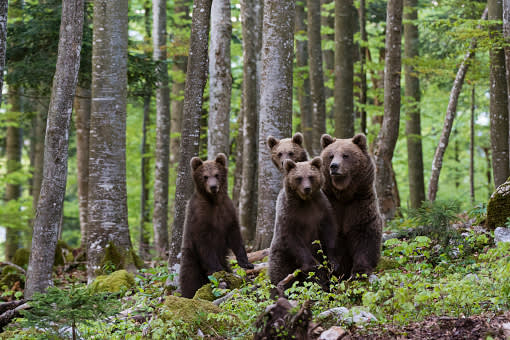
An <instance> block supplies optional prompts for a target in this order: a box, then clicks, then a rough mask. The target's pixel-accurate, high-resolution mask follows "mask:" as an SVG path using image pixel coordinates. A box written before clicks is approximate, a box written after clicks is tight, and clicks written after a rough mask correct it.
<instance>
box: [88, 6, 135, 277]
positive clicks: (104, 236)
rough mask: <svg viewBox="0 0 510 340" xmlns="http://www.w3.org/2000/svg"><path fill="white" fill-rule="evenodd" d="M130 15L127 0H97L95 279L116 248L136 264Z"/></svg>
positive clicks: (91, 266) (92, 175)
mask: <svg viewBox="0 0 510 340" xmlns="http://www.w3.org/2000/svg"><path fill="white" fill-rule="evenodd" d="M127 21H128V2H127V0H108V1H107V0H95V1H94V25H93V27H94V29H93V50H92V107H91V114H90V139H89V145H90V149H89V190H88V191H89V201H88V204H89V205H88V212H89V215H88V231H87V235H88V242H87V243H88V251H87V261H88V267H87V278H88V281H89V282H91V281H92V280H93V279H94V278H95V277H96V276H97V275H98V274H99V273H100V272H101V265H102V263H103V262H104V261H108V260H109V259H108V258H106V257H105V256H106V255H107V254H108V252H110V251H116V252H117V253H118V254H119V255H120V259H121V260H122V261H121V263H118V264H116V266H117V268H116V269H120V268H127V269H128V270H134V269H135V264H134V262H135V261H134V259H133V251H132V246H131V239H130V236H129V227H128V219H127V193H126V97H127V45H128V44H127V40H128V32H127V31H128V28H127V27H128V22H127ZM107 251H108V252H107Z"/></svg>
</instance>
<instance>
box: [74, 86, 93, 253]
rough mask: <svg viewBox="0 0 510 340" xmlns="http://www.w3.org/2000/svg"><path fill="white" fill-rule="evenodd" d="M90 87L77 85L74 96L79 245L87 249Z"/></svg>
mask: <svg viewBox="0 0 510 340" xmlns="http://www.w3.org/2000/svg"><path fill="white" fill-rule="evenodd" d="M91 96H92V94H91V92H90V89H88V88H84V87H81V86H77V88H76V95H75V97H74V112H75V119H76V120H75V125H76V161H77V170H78V202H79V203H78V204H79V209H80V232H81V246H82V248H84V249H87V219H88V196H89V195H88V191H89V133H90V105H91Z"/></svg>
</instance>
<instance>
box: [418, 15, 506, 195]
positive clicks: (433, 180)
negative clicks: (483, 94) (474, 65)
mask: <svg viewBox="0 0 510 340" xmlns="http://www.w3.org/2000/svg"><path fill="white" fill-rule="evenodd" d="M486 17H487V9H486V10H485V11H484V12H483V15H482V19H481V20H485V18H486ZM479 27H480V26H479ZM475 48H476V40H474V39H473V41H472V42H471V46H469V50H468V52H467V53H466V55H465V56H464V60H463V61H462V63H461V64H460V66H459V70H458V71H457V75H456V76H455V81H454V82H453V86H452V90H451V92H450V99H449V101H448V107H447V108H446V117H445V120H444V126H443V131H442V132H441V137H440V138H439V144H438V146H437V148H436V152H435V154H434V159H433V161H432V171H431V173H430V180H429V189H428V194H427V198H428V200H429V201H435V199H436V194H437V190H438V182H439V174H440V173H441V168H442V167H443V157H444V153H445V151H446V147H447V146H448V141H449V139H450V133H451V131H452V126H453V120H454V119H455V114H456V113H457V102H458V101H459V95H460V91H461V90H462V85H464V78H465V77H466V73H467V70H468V68H469V63H470V61H471V59H472V57H473V55H474V50H475ZM507 123H508V120H507ZM507 131H508V129H507ZM507 150H508V146H507Z"/></svg>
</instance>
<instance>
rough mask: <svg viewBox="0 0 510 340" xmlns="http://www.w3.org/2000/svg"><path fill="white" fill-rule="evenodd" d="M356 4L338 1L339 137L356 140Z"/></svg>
mask: <svg viewBox="0 0 510 340" xmlns="http://www.w3.org/2000/svg"><path fill="white" fill-rule="evenodd" d="M353 8H354V7H353V5H352V0H335V89H334V95H335V136H336V137H337V138H351V137H352V136H354V99H353V77H354V42H353V34H354V33H353V32H354V25H355V23H354V16H353V11H354V9H353Z"/></svg>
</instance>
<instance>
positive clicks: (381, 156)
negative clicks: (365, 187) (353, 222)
mask: <svg viewBox="0 0 510 340" xmlns="http://www.w3.org/2000/svg"><path fill="white" fill-rule="evenodd" d="M402 7H403V0H389V1H388V7H387V17H386V27H387V29H386V48H385V51H386V53H385V55H386V58H385V65H386V66H385V72H384V118H383V123H382V126H381V130H379V135H378V137H377V146H376V150H375V166H376V181H375V183H376V184H375V187H376V190H377V196H378V198H379V207H380V209H381V214H382V215H383V217H384V219H385V220H389V219H391V218H393V217H394V216H395V213H396V211H397V208H398V205H399V202H398V195H397V194H396V192H397V190H396V182H395V181H394V180H392V176H393V174H392V173H393V168H392V164H391V160H392V159H393V152H394V150H395V145H396V143H397V139H398V129H399V123H400V72H401V68H402V59H401V41H402Z"/></svg>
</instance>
